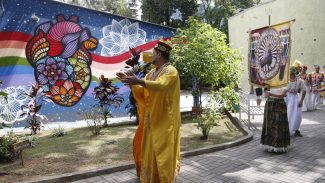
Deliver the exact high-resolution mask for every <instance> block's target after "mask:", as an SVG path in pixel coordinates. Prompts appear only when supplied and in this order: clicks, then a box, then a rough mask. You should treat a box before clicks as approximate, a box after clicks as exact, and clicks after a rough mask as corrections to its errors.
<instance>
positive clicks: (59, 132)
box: [51, 125, 67, 137]
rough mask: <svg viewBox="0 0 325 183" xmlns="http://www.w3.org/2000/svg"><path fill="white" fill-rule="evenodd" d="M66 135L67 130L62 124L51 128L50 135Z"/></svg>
mask: <svg viewBox="0 0 325 183" xmlns="http://www.w3.org/2000/svg"><path fill="white" fill-rule="evenodd" d="M65 135H67V132H66V131H65V129H64V127H63V126H60V125H59V126H58V127H57V128H54V129H52V132H51V136H52V137H63V136H65Z"/></svg>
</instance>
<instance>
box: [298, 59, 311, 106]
mask: <svg viewBox="0 0 325 183" xmlns="http://www.w3.org/2000/svg"><path fill="white" fill-rule="evenodd" d="M307 69H308V68H307V66H306V65H303V66H302V67H301V72H300V74H299V78H300V79H302V80H303V81H304V82H305V86H306V95H305V98H304V102H303V105H302V111H303V112H304V111H311V110H312V105H313V104H312V101H311V94H310V90H311V75H310V74H307V72H306V71H307ZM301 95H302V94H301V92H300V97H301Z"/></svg>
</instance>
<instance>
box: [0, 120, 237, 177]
mask: <svg viewBox="0 0 325 183" xmlns="http://www.w3.org/2000/svg"><path fill="white" fill-rule="evenodd" d="M136 128H137V126H135V125H128V126H118V127H107V128H103V129H102V130H101V134H100V135H99V136H93V135H92V133H91V131H90V130H89V129H88V128H78V129H71V130H67V135H65V136H63V137H52V136H51V132H43V133H42V134H41V135H38V138H37V142H36V147H34V148H30V149H27V150H25V155H26V156H25V157H26V160H25V167H21V166H20V160H17V161H15V162H13V163H9V164H0V175H1V176H0V182H17V181H23V180H24V181H26V180H32V179H35V178H39V177H42V176H50V175H57V174H63V173H70V172H75V171H81V170H87V169H93V168H101V167H106V166H110V165H117V164H121V163H127V162H128V163H130V162H131V163H132V162H133V154H132V142H133V136H134V133H135V130H136ZM201 135H202V134H201V131H200V130H199V129H198V128H197V127H196V121H195V119H192V118H191V117H185V118H183V119H182V125H181V151H187V150H192V149H196V148H200V147H205V146H209V145H213V144H220V143H224V142H229V141H233V140H236V139H238V138H239V137H241V136H243V134H242V133H241V132H240V131H238V130H237V129H236V128H235V127H234V126H233V125H232V124H231V122H230V120H229V119H228V118H224V119H222V120H220V122H219V126H217V127H214V128H212V129H211V131H210V135H209V139H208V140H205V141H203V140H200V136H201Z"/></svg>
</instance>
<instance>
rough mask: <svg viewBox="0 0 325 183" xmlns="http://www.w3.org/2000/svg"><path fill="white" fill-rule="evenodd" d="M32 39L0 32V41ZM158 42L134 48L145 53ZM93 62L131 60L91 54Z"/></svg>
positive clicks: (25, 34)
mask: <svg viewBox="0 0 325 183" xmlns="http://www.w3.org/2000/svg"><path fill="white" fill-rule="evenodd" d="M31 38H32V36H31V35H30V34H27V33H22V32H0V41H4V40H17V41H25V42H27V41H29V40H30V39H31ZM163 40H170V38H163ZM158 41H159V40H155V41H151V42H148V43H145V44H143V45H141V46H138V47H136V49H141V50H142V51H146V50H149V49H152V48H153V47H154V46H155V45H156V44H157V42H158ZM91 55H92V58H93V61H94V62H99V63H103V64H117V63H121V62H123V61H126V60H127V59H129V58H131V54H130V53H129V52H125V53H123V54H120V55H117V56H112V57H105V56H100V55H96V54H93V53H92V54H91Z"/></svg>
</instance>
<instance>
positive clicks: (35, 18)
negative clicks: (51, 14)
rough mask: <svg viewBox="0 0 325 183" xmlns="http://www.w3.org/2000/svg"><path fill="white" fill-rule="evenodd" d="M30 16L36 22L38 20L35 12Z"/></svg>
mask: <svg viewBox="0 0 325 183" xmlns="http://www.w3.org/2000/svg"><path fill="white" fill-rule="evenodd" d="M30 18H32V20H33V21H35V22H38V21H39V17H38V16H36V15H35V13H33V14H32V16H31V17H30Z"/></svg>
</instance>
